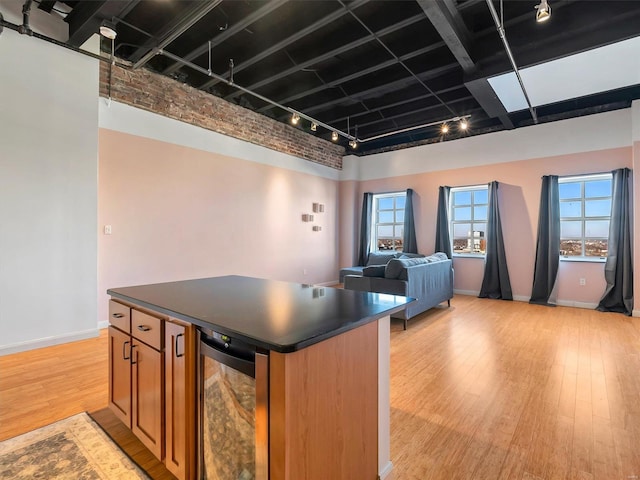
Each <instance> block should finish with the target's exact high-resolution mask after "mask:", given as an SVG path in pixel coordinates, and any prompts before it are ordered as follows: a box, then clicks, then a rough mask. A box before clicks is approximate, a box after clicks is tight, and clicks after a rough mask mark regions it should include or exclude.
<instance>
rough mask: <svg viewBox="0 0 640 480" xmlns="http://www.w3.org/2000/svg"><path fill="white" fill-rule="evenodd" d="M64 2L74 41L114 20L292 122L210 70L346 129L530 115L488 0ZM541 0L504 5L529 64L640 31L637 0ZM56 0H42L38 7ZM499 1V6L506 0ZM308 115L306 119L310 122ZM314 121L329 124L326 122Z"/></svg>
mask: <svg viewBox="0 0 640 480" xmlns="http://www.w3.org/2000/svg"><path fill="white" fill-rule="evenodd" d="M64 3H66V4H67V5H68V6H70V7H72V11H71V13H69V15H68V16H67V17H66V21H67V22H68V23H69V33H70V39H69V43H71V44H73V45H76V46H79V45H81V44H82V43H83V42H84V41H85V40H87V39H88V37H89V36H90V35H91V34H93V33H95V32H96V31H97V30H98V28H99V26H100V24H101V23H102V21H103V20H109V21H112V22H113V23H114V24H115V29H116V30H117V32H118V35H117V38H116V39H115V54H116V56H117V57H119V58H121V59H124V60H128V61H130V62H133V63H134V64H135V66H136V68H148V69H151V70H154V71H156V72H160V73H162V74H165V75H168V76H171V77H174V78H176V79H178V80H180V81H182V82H186V83H189V84H191V85H192V86H194V87H197V88H199V89H202V90H206V91H208V92H210V93H212V94H214V95H218V96H220V97H223V98H225V99H227V100H228V101H231V102H236V103H238V104H240V105H243V106H245V107H248V108H250V109H252V110H255V111H257V112H260V113H261V114H264V115H268V116H270V117H273V118H276V119H278V120H280V121H282V122H289V120H290V118H291V114H290V113H289V112H287V111H285V110H283V109H281V108H279V107H274V106H273V105H271V104H269V103H267V102H265V101H263V100H261V99H259V98H257V97H255V96H253V95H251V94H249V93H246V92H244V93H243V91H241V90H239V89H238V88H236V87H234V86H232V85H229V84H228V82H224V81H220V79H216V78H212V77H210V76H209V75H208V74H207V72H208V71H209V70H210V71H211V72H213V73H214V74H216V75H218V76H221V77H223V78H224V79H229V78H230V69H229V65H230V60H233V64H234V67H233V82H235V84H237V85H239V86H241V87H244V88H246V89H248V90H250V91H252V92H255V93H257V94H259V95H262V96H264V97H266V98H268V99H269V100H272V101H274V102H276V103H278V104H281V105H283V106H286V107H290V108H293V109H295V110H297V111H300V112H301V113H303V114H304V115H307V116H309V117H312V118H313V119H315V120H318V121H320V122H323V123H324V124H327V125H329V126H331V127H333V128H336V129H339V130H341V131H343V132H348V133H350V134H352V135H354V134H355V127H356V126H357V136H358V138H360V139H367V138H370V137H374V136H377V135H381V134H385V133H388V132H397V131H400V130H403V129H407V128H410V127H415V126H418V125H424V124H428V123H431V122H438V121H442V120H445V119H449V118H452V117H458V116H463V115H471V117H470V127H469V130H468V131H467V132H459V131H457V129H456V128H455V125H453V124H452V128H451V131H450V132H449V133H448V134H447V135H446V137H445V138H444V139H445V140H449V139H455V138H458V137H459V136H468V135H476V134H481V133H486V132H490V131H496V130H502V129H511V128H517V127H520V126H525V125H530V124H532V123H533V119H532V115H531V112H530V111H529V110H523V111H519V112H515V113H511V114H507V112H506V111H505V110H504V108H503V107H502V104H501V103H500V102H499V100H497V98H496V97H495V94H494V93H493V90H492V89H491V87H490V86H489V84H488V82H487V78H488V77H490V76H493V75H495V74H499V73H505V72H508V71H511V65H510V63H509V60H508V57H507V55H506V53H505V48H504V46H503V44H502V41H501V39H500V36H499V34H498V30H497V28H496V25H495V23H494V20H493V18H492V16H491V13H490V9H489V6H488V4H487V2H486V0H457V1H456V0H442V1H440V0H438V1H435V0H407V1H401V0H393V1H379V0H353V1H341V0H324V1H319V0H316V1H304V0H270V1H255V0H210V1H178V0H131V1H115V0H106V1H79V2H73V1H67V2H64ZM538 3H539V0H507V1H505V2H504V3H503V5H502V12H503V13H502V14H503V18H504V28H505V31H506V36H507V40H508V42H509V44H510V46H511V50H512V52H513V57H514V59H515V61H516V63H517V64H518V67H520V68H523V67H527V66H531V65H535V64H539V63H541V62H544V61H548V60H551V59H556V58H560V57H564V56H566V55H569V54H572V53H576V52H581V51H585V50H588V49H591V48H594V47H597V46H601V45H606V44H609V43H613V42H616V41H619V40H623V39H628V38H631V37H635V36H638V35H640V1H637V0H626V1H607V0H599V1H596V0H580V1H577V0H550V4H551V6H552V9H553V10H552V17H551V19H550V20H549V21H548V22H546V23H536V22H535V6H536V5H537V4H538ZM52 5H53V2H47V1H42V2H41V3H40V8H50V7H51V6H52ZM493 5H494V6H495V8H496V10H497V11H498V12H500V8H501V5H500V3H499V2H497V1H495V2H494V3H493ZM209 42H210V43H209ZM110 48H111V45H110V42H108V41H103V49H104V50H105V51H110ZM209 52H210V53H209ZM176 59H181V61H176ZM637 98H640V86H639V85H635V86H631V87H625V88H623V89H619V90H615V91H609V92H606V93H601V94H596V95H591V96H588V97H582V98H576V99H572V100H568V101H563V102H560V103H555V104H551V105H546V106H541V107H538V108H537V109H536V113H537V117H538V122H539V123H543V122H547V121H553V120H558V119H563V118H571V117H575V116H580V115H586V114H590V113H597V112H602V111H607V110H614V109H619V108H626V107H628V106H629V105H630V104H631V101H632V100H633V99H637ZM304 115H303V119H302V120H301V122H300V124H299V125H298V128H303V129H305V130H307V131H310V122H309V121H308V120H307V119H305V118H304ZM311 133H313V134H315V135H319V136H322V137H324V138H327V139H329V138H330V131H328V130H327V129H326V128H323V127H322V126H321V127H318V129H317V131H316V132H311ZM442 139H443V136H442V134H441V132H440V129H439V126H433V127H424V128H420V129H416V130H412V131H409V132H404V133H398V134H395V135H390V136H385V137H382V138H380V139H378V140H372V141H367V142H363V143H361V144H359V145H358V148H357V150H356V152H355V153H356V154H363V153H371V152H373V151H380V150H381V149H382V150H384V149H389V148H395V147H396V146H398V145H401V144H406V143H411V142H418V143H424V142H428V141H441V140H442ZM339 141H340V142H341V143H343V144H344V145H346V144H347V139H345V138H343V137H341V138H340V140H339ZM349 150H350V149H348V151H349Z"/></svg>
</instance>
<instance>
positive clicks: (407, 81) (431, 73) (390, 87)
mask: <svg viewBox="0 0 640 480" xmlns="http://www.w3.org/2000/svg"><path fill="white" fill-rule="evenodd" d="M455 68H458V64H457V63H450V64H449V65H444V66H442V67H438V68H435V69H432V70H428V71H426V72H423V73H419V74H417V77H418V78H419V79H421V80H428V79H430V78H434V77H437V76H438V75H442V74H443V73H445V72H447V71H451V70H453V69H455ZM410 85H418V82H417V81H416V79H415V78H414V77H404V78H400V79H398V80H395V81H393V82H389V83H385V84H384V85H378V86H377V87H373V88H368V89H366V90H362V91H359V92H354V93H350V94H349V97H342V98H337V99H335V100H331V101H329V102H325V103H319V104H316V105H314V106H312V107H309V108H305V109H304V112H305V113H311V112H321V111H323V110H326V109H327V108H329V107H333V106H336V105H340V104H346V105H348V104H352V103H357V102H359V101H362V100H366V99H367V98H371V97H379V96H380V95H382V94H384V93H387V92H393V91H396V90H400V89H402V88H405V87H408V86H410ZM456 88H459V86H457V87H456ZM434 93H435V94H436V95H437V93H438V92H433V93H432V92H429V93H428V94H426V95H425V97H432V96H434Z"/></svg>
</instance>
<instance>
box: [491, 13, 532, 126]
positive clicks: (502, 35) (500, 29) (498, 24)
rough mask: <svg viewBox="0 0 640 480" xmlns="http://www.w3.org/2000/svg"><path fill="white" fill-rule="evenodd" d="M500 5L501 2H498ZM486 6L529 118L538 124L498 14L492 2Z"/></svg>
mask: <svg viewBox="0 0 640 480" xmlns="http://www.w3.org/2000/svg"><path fill="white" fill-rule="evenodd" d="M500 3H501V4H502V0H500ZM487 5H488V6H489V11H490V12H491V16H492V17H493V21H494V23H495V24H496V28H497V29H498V34H499V35H500V38H501V39H502V44H503V45H504V49H505V51H506V52H507V57H509V61H510V62H511V66H512V67H513V71H514V73H515V74H516V77H517V78H518V82H519V83H520V88H521V89H522V93H523V94H524V98H525V99H526V100H527V105H529V112H531V117H533V123H536V124H537V123H538V115H537V114H536V110H535V108H533V105H532V104H531V100H530V99H529V95H528V94H527V89H526V88H525V87H524V83H523V81H522V77H521V76H520V70H518V65H517V64H516V60H515V59H514V58H513V53H511V47H509V42H508V41H507V35H506V33H505V31H504V26H503V25H502V22H501V21H500V19H499V18H498V13H497V12H496V9H495V7H494V6H493V2H492V0H487Z"/></svg>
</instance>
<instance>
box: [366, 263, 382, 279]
mask: <svg viewBox="0 0 640 480" xmlns="http://www.w3.org/2000/svg"><path fill="white" fill-rule="evenodd" d="M384 269H385V266H384V265H371V266H370V267H364V268H363V269H362V275H363V276H364V277H384Z"/></svg>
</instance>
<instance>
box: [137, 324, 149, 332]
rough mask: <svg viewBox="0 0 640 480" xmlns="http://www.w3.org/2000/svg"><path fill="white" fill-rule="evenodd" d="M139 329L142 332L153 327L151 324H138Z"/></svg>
mask: <svg viewBox="0 0 640 480" xmlns="http://www.w3.org/2000/svg"><path fill="white" fill-rule="evenodd" d="M138 330H140V331H141V332H148V331H149V330H151V327H150V326H149V325H138Z"/></svg>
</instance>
